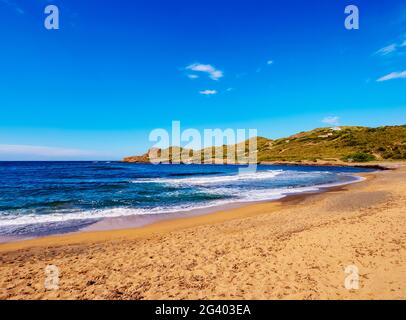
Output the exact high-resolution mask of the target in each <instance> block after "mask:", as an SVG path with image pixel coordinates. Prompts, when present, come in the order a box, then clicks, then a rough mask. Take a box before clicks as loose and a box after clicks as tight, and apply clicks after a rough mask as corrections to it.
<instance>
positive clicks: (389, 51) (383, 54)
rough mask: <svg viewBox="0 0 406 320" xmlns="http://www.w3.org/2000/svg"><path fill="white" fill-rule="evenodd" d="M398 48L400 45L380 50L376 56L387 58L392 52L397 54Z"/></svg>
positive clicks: (393, 44)
mask: <svg viewBox="0 0 406 320" xmlns="http://www.w3.org/2000/svg"><path fill="white" fill-rule="evenodd" d="M397 47H398V45H397V44H396V43H392V44H390V45H388V46H386V47H383V48H381V49H379V50H378V51H376V52H375V54H377V55H381V56H386V55H388V54H390V53H392V52H395V51H396V48H397Z"/></svg>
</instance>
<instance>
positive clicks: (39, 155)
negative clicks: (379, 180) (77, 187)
mask: <svg viewBox="0 0 406 320" xmlns="http://www.w3.org/2000/svg"><path fill="white" fill-rule="evenodd" d="M49 3H51V4H55V5H57V6H58V7H59V9H60V29H59V30H47V29H45V28H44V19H45V14H44V8H45V6H46V5H47V4H49ZM349 4H355V5H357V6H358V7H359V10H360V29H359V30H346V29H345V28H344V20H345V17H346V15H345V14H344V8H345V6H346V5H349ZM0 26H1V28H0V38H1V41H0V59H1V63H0V88H1V91H0V110H1V117H0V160H62V159H65V160H72V159H76V160H80V159H100V160H102V159H109V160H115V159H120V158H121V157H123V156H125V155H132V154H137V153H141V152H143V151H144V150H145V149H147V148H148V147H149V146H150V145H151V143H150V142H149V141H148V135H149V133H150V131H151V130H153V129H155V128H168V129H169V127H170V125H171V122H172V121H174V120H179V121H181V125H182V128H183V129H187V128H197V129H203V128H223V129H226V128H257V129H258V133H259V135H261V136H266V137H270V138H277V137H283V136H286V135H289V134H293V133H296V132H298V131H302V130H309V129H313V128H315V127H320V126H329V125H330V124H329V123H326V122H330V123H334V122H336V123H338V124H339V125H365V126H379V125H392V124H405V123H406V94H405V92H406V90H405V89H406V3H405V2H404V1H403V0H389V1H385V2H383V1H371V0H370V1H342V0H336V1H333V0H330V1H325V0H324V1H323V0H317V1H315V0H296V1H286V0H280V1H271V0H268V1H265V0H264V1H256V0H249V1H248V0H244V1H243V0H216V1H214V0H204V1H201V0H194V1H190V0H182V1H181V0H173V1H166V0H160V1H158V0H143V1H141V0H134V1H129V0H128V1H125V0H114V1H113V0H104V1H103V2H101V1H96V0H69V1H64V0H59V1H58V0H55V1H45V0H35V1H22V0H0ZM323 120H327V121H325V122H323Z"/></svg>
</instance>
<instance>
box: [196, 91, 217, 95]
mask: <svg viewBox="0 0 406 320" xmlns="http://www.w3.org/2000/svg"><path fill="white" fill-rule="evenodd" d="M199 93H200V94H203V95H206V96H210V95H213V94H217V91H216V90H203V91H200V92H199Z"/></svg>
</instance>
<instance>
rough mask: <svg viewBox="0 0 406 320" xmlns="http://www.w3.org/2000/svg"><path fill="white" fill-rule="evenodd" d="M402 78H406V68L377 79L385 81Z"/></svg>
mask: <svg viewBox="0 0 406 320" xmlns="http://www.w3.org/2000/svg"><path fill="white" fill-rule="evenodd" d="M400 78H406V70H405V71H401V72H392V73H389V74H387V75H386V76H383V77H381V78H379V79H377V80H376V81H377V82H383V81H388V80H393V79H400Z"/></svg>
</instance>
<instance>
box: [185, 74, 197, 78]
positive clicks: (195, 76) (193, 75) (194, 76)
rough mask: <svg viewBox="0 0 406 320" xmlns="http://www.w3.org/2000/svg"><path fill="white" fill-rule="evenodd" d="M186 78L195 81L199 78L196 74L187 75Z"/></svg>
mask: <svg viewBox="0 0 406 320" xmlns="http://www.w3.org/2000/svg"><path fill="white" fill-rule="evenodd" d="M187 77H188V78H189V79H197V78H199V76H198V75H197V74H188V75H187Z"/></svg>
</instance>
